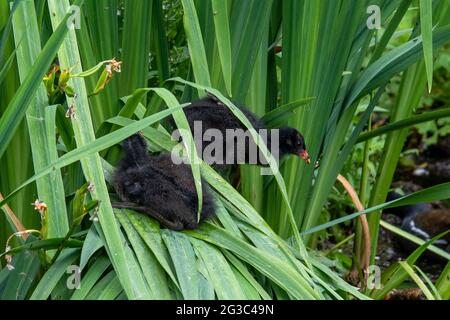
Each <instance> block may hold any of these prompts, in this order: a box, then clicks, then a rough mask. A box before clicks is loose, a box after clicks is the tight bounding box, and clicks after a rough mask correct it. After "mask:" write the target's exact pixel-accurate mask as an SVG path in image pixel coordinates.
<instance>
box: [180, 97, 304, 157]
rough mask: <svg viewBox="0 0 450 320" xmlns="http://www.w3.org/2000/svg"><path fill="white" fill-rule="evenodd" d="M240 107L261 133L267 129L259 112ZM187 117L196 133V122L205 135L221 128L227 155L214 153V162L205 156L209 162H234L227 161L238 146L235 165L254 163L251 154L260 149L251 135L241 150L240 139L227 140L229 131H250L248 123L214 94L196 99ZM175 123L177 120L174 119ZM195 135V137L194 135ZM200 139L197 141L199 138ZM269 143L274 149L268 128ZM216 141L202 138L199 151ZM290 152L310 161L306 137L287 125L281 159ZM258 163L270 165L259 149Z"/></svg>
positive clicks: (282, 130)
mask: <svg viewBox="0 0 450 320" xmlns="http://www.w3.org/2000/svg"><path fill="white" fill-rule="evenodd" d="M238 107H239V109H240V110H241V111H242V112H243V113H244V115H245V116H246V117H247V118H248V120H249V121H250V123H251V124H252V126H253V127H254V128H255V130H256V131H257V132H260V130H263V129H266V130H267V128H266V126H265V124H264V123H263V121H262V120H260V119H259V118H258V117H257V116H256V115H254V114H253V113H251V112H250V111H248V110H247V109H245V108H244V107H242V106H238ZM183 110H184V112H185V114H186V118H187V120H188V123H189V126H190V128H191V131H192V134H194V121H201V125H202V132H201V133H202V137H203V136H204V135H205V131H206V130H208V129H216V130H219V131H220V133H221V135H222V137H223V140H224V141H223V155H215V154H213V158H214V160H213V161H208V159H203V160H205V161H207V162H208V163H209V164H212V163H214V162H215V163H222V164H223V163H225V164H230V161H226V160H227V154H228V153H230V152H231V151H232V148H234V152H233V155H234V159H231V160H232V163H233V164H236V163H250V160H252V158H251V157H250V154H249V153H250V152H249V150H258V149H257V147H256V145H255V143H254V141H253V139H252V138H251V137H250V136H247V137H246V139H247V140H246V141H245V149H244V150H242V149H238V147H237V146H238V145H239V144H237V139H236V138H235V139H234V141H225V140H226V139H225V138H226V130H227V129H232V130H238V129H242V130H244V132H245V131H246V127H245V126H244V124H243V123H242V122H241V121H240V120H239V119H238V118H237V117H236V116H235V115H234V114H233V113H232V112H231V111H230V110H229V109H228V108H227V107H226V106H225V105H224V104H223V103H222V102H220V101H219V100H218V99H217V98H215V97H213V96H208V97H205V98H203V99H200V100H196V101H193V102H192V103H191V104H190V105H189V106H187V107H186V108H184V109H183ZM172 124H173V121H172ZM194 138H195V136H194ZM196 142H197V141H196ZM265 142H266V146H267V148H268V149H269V151H272V150H271V145H272V141H271V134H270V130H268V131H267V140H265ZM212 143H214V140H213V141H211V142H208V141H206V142H205V141H202V149H201V150H198V152H199V153H200V152H201V154H203V151H204V150H205V148H207V147H208V146H209V145H210V144H212ZM288 154H294V155H297V156H300V157H301V158H302V159H304V160H305V161H306V162H307V163H310V159H309V155H308V152H307V151H306V146H305V140H304V138H303V136H302V135H301V134H300V132H298V130H297V129H295V128H290V127H283V128H280V129H279V149H278V156H279V158H280V159H281V158H282V157H283V156H285V155H288ZM255 160H256V163H257V164H260V165H267V162H266V161H265V159H264V157H262V156H260V155H259V152H257V155H256V159H255Z"/></svg>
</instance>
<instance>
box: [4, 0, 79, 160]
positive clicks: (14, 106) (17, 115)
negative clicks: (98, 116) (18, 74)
mask: <svg viewBox="0 0 450 320" xmlns="http://www.w3.org/2000/svg"><path fill="white" fill-rule="evenodd" d="M81 3H82V2H81V1H78V2H77V3H76V4H77V5H81ZM68 18H69V14H67V15H65V17H63V18H62V19H61V23H60V24H59V25H58V28H56V29H55V32H54V33H53V34H52V36H51V37H50V39H49V40H48V41H47V43H46V44H45V46H44V48H43V49H42V51H41V52H40V53H39V55H38V56H37V58H36V61H35V63H34V64H33V66H32V67H31V69H30V71H29V73H28V75H27V76H26V78H25V79H24V81H23V82H22V84H21V85H20V87H19V89H18V90H17V92H16V94H15V95H14V97H13V99H12V100H11V102H10V103H9V105H8V107H7V109H6V111H5V112H4V113H3V115H2V117H1V118H0V156H2V155H3V153H4V152H5V150H6V147H7V146H8V144H9V142H10V141H11V139H12V137H13V135H14V133H15V132H16V130H17V127H18V126H19V124H20V122H21V121H22V118H23V116H24V115H25V112H26V110H27V108H28V106H29V105H30V103H31V101H32V99H33V98H34V94H35V92H36V90H37V89H38V88H39V86H40V85H41V84H42V77H43V76H44V74H45V73H46V72H47V70H48V68H49V66H50V64H51V63H52V61H53V59H54V57H55V55H56V52H57V51H58V49H59V47H60V45H61V44H62V42H63V40H64V38H65V36H66V34H67V31H68V30H69V29H68V28H67V25H66V21H67V19H68Z"/></svg>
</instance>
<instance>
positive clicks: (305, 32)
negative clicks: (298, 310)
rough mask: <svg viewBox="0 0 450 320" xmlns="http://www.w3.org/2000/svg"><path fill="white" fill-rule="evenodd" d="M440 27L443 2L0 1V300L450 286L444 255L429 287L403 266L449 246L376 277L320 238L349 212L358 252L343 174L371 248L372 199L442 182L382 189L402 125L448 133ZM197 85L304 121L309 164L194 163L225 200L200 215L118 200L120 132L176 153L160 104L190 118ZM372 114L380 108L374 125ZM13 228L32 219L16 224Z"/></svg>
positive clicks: (309, 294) (435, 192)
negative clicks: (180, 222) (139, 209)
mask: <svg viewBox="0 0 450 320" xmlns="http://www.w3.org/2000/svg"><path fill="white" fill-rule="evenodd" d="M71 4H72V5H73V6H72V7H70V5H71ZM370 5H378V6H379V8H380V12H381V16H380V23H381V28H380V29H377V28H369V27H368V25H367V23H366V22H368V19H369V20H370V19H372V18H373V15H372V14H373V12H372V13H371V11H370V10H369V11H368V10H367V9H368V7H369V6H370ZM69 8H70V9H69ZM73 18H75V20H74V21H75V22H76V23H77V22H78V21H79V22H80V24H79V25H76V26H75V29H73V28H69V27H68V25H69V24H70V22H71V21H72V20H71V19H73ZM78 19H79V20H78ZM76 23H75V24H76ZM449 42H450V7H449V6H448V4H447V3H445V0H440V1H439V0H435V1H427V0H420V1H412V0H375V1H374V0H370V1H369V0H361V1H351V0H336V1H328V0H245V1H240V0H180V1H178V0H170V1H163V0H151V1H150V0H148V1H145V0H96V1H89V0H85V1H73V2H69V0H15V1H13V2H11V3H10V1H8V0H0V192H1V193H2V194H3V196H4V197H5V200H2V199H0V206H1V207H2V210H3V212H4V214H3V215H1V216H0V246H1V248H5V247H7V248H6V252H5V253H4V254H2V258H6V262H7V263H5V260H3V261H2V266H3V269H2V270H1V271H0V298H2V299H28V298H29V299H47V298H52V299H370V298H375V299H382V298H384V297H385V295H386V294H387V293H388V292H389V291H390V290H391V289H393V288H396V287H398V286H400V285H401V284H402V283H403V282H404V281H405V280H406V279H407V278H411V279H413V280H414V281H415V283H417V285H418V286H419V287H420V288H421V289H422V291H423V292H424V294H425V296H426V297H427V298H429V299H431V298H444V299H447V298H449V296H450V281H449V280H448V276H449V275H450V269H449V267H448V266H449V265H448V264H447V267H446V268H445V269H444V270H443V271H442V273H441V276H440V278H439V279H438V280H437V282H436V283H435V284H432V283H428V282H427V281H426V280H427V279H426V278H425V280H422V279H424V277H419V276H418V274H419V275H420V273H416V270H417V269H414V268H412V266H413V265H414V263H415V262H416V260H417V259H418V258H419V257H420V255H421V254H422V253H423V252H424V251H425V250H428V249H431V250H434V252H437V253H438V254H440V255H441V256H443V257H444V258H446V259H449V258H450V257H449V255H448V253H446V252H443V251H442V250H439V249H437V248H435V247H433V246H432V245H431V242H427V243H424V241H421V240H420V239H419V240H417V241H418V242H419V243H420V244H422V245H421V246H420V247H419V249H417V250H416V251H415V252H414V253H413V254H412V255H411V256H410V257H409V258H408V259H407V261H406V262H405V263H400V264H395V265H393V266H392V267H391V268H390V269H389V270H387V271H386V272H385V273H384V274H383V279H382V282H383V285H384V287H383V288H382V289H379V288H377V289H374V290H369V289H371V288H366V285H365V282H364V281H361V283H360V285H361V286H362V287H363V289H367V290H359V289H358V288H356V287H355V286H353V285H350V284H349V283H347V282H346V281H345V274H346V273H347V272H348V270H347V269H346V268H342V264H341V263H340V261H337V260H338V259H337V258H336V256H327V255H326V254H324V253H323V252H320V251H319V250H317V245H318V243H319V242H320V241H323V239H324V238H327V236H328V232H326V231H324V230H331V231H329V232H334V233H336V232H337V233H339V229H337V228H338V227H337V225H338V224H342V223H344V224H346V226H347V227H348V228H352V229H354V230H355V235H354V241H355V242H356V244H357V245H356V246H355V252H354V253H353V254H354V257H355V258H354V265H355V264H357V262H359V261H358V257H359V256H362V255H363V250H364V249H363V248H364V246H363V245H362V243H363V234H362V231H361V230H362V229H361V227H360V226H359V224H358V223H357V219H355V218H356V217H358V216H360V215H361V214H362V213H361V212H359V213H355V214H352V215H350V214H348V213H350V212H345V211H346V210H348V208H349V207H353V204H352V203H351V202H350V201H349V200H348V199H347V195H346V194H345V193H344V192H343V191H342V188H341V186H340V185H339V184H336V179H337V177H338V175H339V174H342V175H343V176H346V177H347V178H348V179H349V180H350V181H351V183H352V185H353V186H355V189H356V191H357V193H358V194H359V197H360V199H362V202H363V205H364V206H365V207H367V208H368V209H366V211H364V213H367V217H368V220H369V227H370V232H371V239H372V240H371V242H372V243H371V254H372V259H371V261H372V263H374V255H375V253H376V246H377V237H378V233H379V228H380V221H381V219H380V218H381V210H382V209H383V208H386V207H389V206H396V205H400V204H406V203H417V202H423V201H425V202H430V201H434V200H441V199H448V198H450V182H448V183H444V184H440V185H436V186H433V187H430V188H429V189H425V190H421V191H419V192H417V193H414V194H412V195H410V196H406V197H404V198H402V199H400V200H397V201H393V202H388V203H385V200H386V195H387V193H388V191H389V189H390V187H391V183H392V179H393V176H394V172H395V169H396V167H397V163H398V161H399V159H400V157H401V155H402V150H403V146H404V144H405V140H406V138H407V136H408V135H409V133H410V131H411V127H412V126H416V127H417V128H419V130H425V131H426V130H431V131H433V132H437V134H438V135H439V134H441V135H444V134H446V133H448V117H449V113H448V110H449V109H448V108H449V97H448V86H449V82H448V75H449V74H450V72H449V63H448V62H449V56H450V55H449V53H448V50H449ZM43 79H44V80H43ZM427 88H429V89H430V90H431V89H433V90H432V91H431V92H432V93H431V94H429V93H428V90H427ZM206 92H210V93H213V94H214V95H215V96H217V97H219V98H220V99H221V100H222V101H223V102H224V103H225V104H226V105H227V106H228V107H229V108H230V109H232V110H235V107H234V105H233V104H232V103H231V101H229V100H228V98H227V97H232V98H233V101H239V102H241V103H243V104H245V105H246V106H248V108H249V109H250V110H251V111H253V112H254V113H255V114H257V115H259V116H264V117H265V119H268V120H270V121H269V123H272V124H273V125H274V126H275V125H290V126H294V127H296V128H298V129H299V130H300V131H301V132H302V133H303V134H304V136H305V138H306V144H307V146H308V151H309V154H310V156H311V160H312V163H313V164H315V163H317V164H318V165H309V166H308V165H306V164H305V163H303V162H302V161H301V160H299V159H296V158H293V157H291V158H288V159H285V161H283V162H282V163H281V168H280V172H279V173H275V174H273V175H269V176H263V175H261V173H260V170H261V168H259V167H256V166H251V165H245V166H241V168H240V171H241V172H240V184H239V186H236V185H234V184H233V181H232V179H227V178H228V177H227V176H226V175H225V174H222V175H220V174H219V173H217V172H216V171H214V170H213V169H212V168H211V167H210V166H208V165H207V164H205V163H200V164H196V163H195V162H194V164H192V171H193V174H194V177H195V178H196V182H197V187H198V190H201V188H200V183H201V180H200V176H202V177H203V178H204V179H205V181H207V182H208V183H209V184H210V185H211V186H212V189H213V192H214V197H215V199H216V201H217V217H216V218H214V219H213V220H212V221H209V222H206V223H204V224H202V225H201V227H200V228H199V229H198V230H195V231H183V232H174V231H170V230H167V229H160V227H159V224H158V223H157V222H156V221H155V220H153V219H151V218H149V217H147V216H144V215H142V214H138V213H136V212H132V211H128V210H117V209H113V208H112V207H111V199H110V197H111V196H112V194H113V191H112V188H111V184H110V183H111V176H112V174H113V170H114V166H115V164H116V163H117V160H118V157H119V155H120V148H119V147H118V144H120V142H121V141H122V140H124V139H125V138H127V137H128V136H130V135H132V134H134V133H135V132H137V131H140V130H142V131H143V133H144V135H145V137H146V138H147V140H148V141H149V145H150V149H151V151H153V152H160V151H163V150H171V149H172V148H173V147H174V146H175V145H176V143H175V142H174V141H172V140H171V139H170V136H169V134H168V133H167V130H166V128H165V125H166V123H165V121H164V119H165V118H166V117H167V116H169V115H170V114H173V116H174V118H175V120H176V124H177V126H178V127H180V128H183V127H184V128H186V127H187V123H186V121H185V120H184V117H183V112H182V107H183V106H184V103H187V102H189V101H191V100H193V99H194V98H197V97H199V96H204V95H205V94H206ZM392 96H394V98H392ZM435 101H441V102H439V106H438V108H434V107H433V108H431V107H429V106H430V105H431V104H432V103H433V102H435ZM427 106H428V107H427ZM419 107H421V108H419ZM429 109H432V110H431V111H430V110H429ZM435 109H438V110H435ZM377 113H380V114H383V115H385V116H386V115H387V116H389V122H390V123H389V125H388V126H386V127H381V128H379V129H375V130H373V131H371V129H370V122H371V118H372V116H373V115H374V114H377ZM236 115H237V116H238V117H239V118H241V119H242V121H243V123H244V124H246V125H248V126H250V124H249V123H248V121H246V119H245V117H244V116H243V114H242V113H239V112H238V111H237V114H236ZM437 119H440V120H439V121H441V122H439V121H437ZM445 121H447V122H445ZM445 123H447V125H445ZM430 124H431V125H435V127H433V128H431V129H429V128H428V129H426V128H425V127H424V126H425V125H428V126H429V125H430ZM420 128H422V129H420ZM184 141H185V142H186V145H185V146H182V145H178V146H176V147H177V148H183V147H188V148H189V147H191V148H189V149H190V150H194V148H192V145H193V141H192V137H190V136H189V135H188V136H186V137H185V139H184ZM429 143H433V141H429ZM260 147H261V148H263V149H264V146H260ZM189 157H190V158H191V159H193V158H196V157H197V155H196V154H195V152H193V153H190V154H189ZM274 165H275V164H274V163H272V166H271V169H272V170H274V169H275V167H274ZM274 172H276V171H274ZM230 181H231V182H230ZM36 199H39V200H40V201H43V202H45V204H46V207H40V209H41V210H40V212H38V211H39V210H38V211H36V210H35V209H39V208H36V207H33V205H31V204H32V203H34V202H35V200H36ZM352 210H353V212H356V211H357V210H356V209H352ZM369 213H370V214H369ZM15 217H17V220H15V219H14V218H15ZM383 223H384V222H383V221H381V225H383ZM22 228H25V229H27V230H34V229H37V230H40V231H39V232H37V230H34V231H33V232H19V233H18V234H17V236H15V237H14V236H13V237H10V236H11V235H12V234H13V233H15V232H18V231H23V230H22ZM29 233H30V234H31V235H29V236H28V238H27V237H26V235H27V234H29ZM404 236H406V237H408V235H404ZM11 248H12V250H11ZM9 250H11V251H9ZM2 251H3V249H2ZM8 251H9V252H8ZM347 258H348V257H347ZM11 259H12V260H11ZM72 265H75V266H79V267H80V271H81V285H80V288H79V289H78V290H74V288H73V287H70V286H68V285H67V284H69V283H71V281H73V279H74V278H71V277H70V274H68V273H67V270H68V269H67V268H68V267H70V266H72ZM417 272H419V271H417ZM23 273H26V274H27V275H28V277H27V278H26V279H23V278H22V277H21V274H23ZM68 276H69V277H68ZM75 278H76V277H75ZM423 281H425V282H426V284H425V283H424V282H423Z"/></svg>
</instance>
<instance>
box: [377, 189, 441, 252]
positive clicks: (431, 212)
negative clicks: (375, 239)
mask: <svg viewBox="0 0 450 320" xmlns="http://www.w3.org/2000/svg"><path fill="white" fill-rule="evenodd" d="M400 197H401V195H400V194H398V193H396V192H390V193H389V194H388V197H387V201H392V200H395V199H398V198H400ZM383 212H384V213H390V214H394V215H396V216H398V217H399V218H401V219H402V222H401V229H403V230H405V231H407V232H409V233H411V234H413V235H415V236H417V237H419V238H421V239H423V240H425V241H428V240H430V239H432V238H433V237H434V236H436V235H438V234H440V233H442V232H444V231H447V230H449V229H450V210H449V209H445V208H433V207H432V206H431V204H429V203H417V204H413V205H406V206H400V207H394V208H388V209H385V210H384V211H383ZM398 240H399V242H400V245H401V247H402V248H403V249H404V250H405V251H408V252H412V251H413V250H414V249H415V248H416V247H417V246H416V245H415V244H414V243H412V242H411V241H409V240H408V239H405V238H403V237H398ZM433 244H434V245H436V246H438V247H440V248H442V249H443V250H445V251H447V252H449V253H450V235H447V236H445V237H443V238H441V239H438V240H436V241H435V242H434V243H433ZM425 255H426V256H427V257H428V258H431V259H433V260H440V258H439V257H437V256H436V255H434V254H431V253H428V252H427V253H426V254H425Z"/></svg>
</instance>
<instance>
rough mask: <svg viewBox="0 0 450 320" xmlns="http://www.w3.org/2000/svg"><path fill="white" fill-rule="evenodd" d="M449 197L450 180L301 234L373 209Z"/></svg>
mask: <svg viewBox="0 0 450 320" xmlns="http://www.w3.org/2000/svg"><path fill="white" fill-rule="evenodd" d="M448 198H450V182H448V183H442V184H439V185H436V186H433V187H430V188H427V189H423V190H420V191H417V192H414V193H411V194H409V195H406V196H404V197H401V198H399V199H395V200H392V201H389V202H386V203H382V204H379V205H376V206H374V207H371V208H368V209H366V210H364V211H360V212H355V213H352V214H349V215H347V216H345V217H341V218H338V219H334V220H332V221H329V222H327V223H324V224H321V225H319V226H316V227H313V228H311V229H308V230H306V231H304V232H302V233H301V234H302V235H306V234H311V233H314V232H318V231H320V230H324V229H327V228H329V227H331V226H334V225H337V224H339V223H342V222H345V221H349V220H352V219H355V218H357V217H359V216H360V215H363V214H369V213H371V212H374V211H378V210H382V209H385V208H394V207H399V206H405V205H409V204H415V203H420V202H432V201H438V200H443V199H448Z"/></svg>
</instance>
